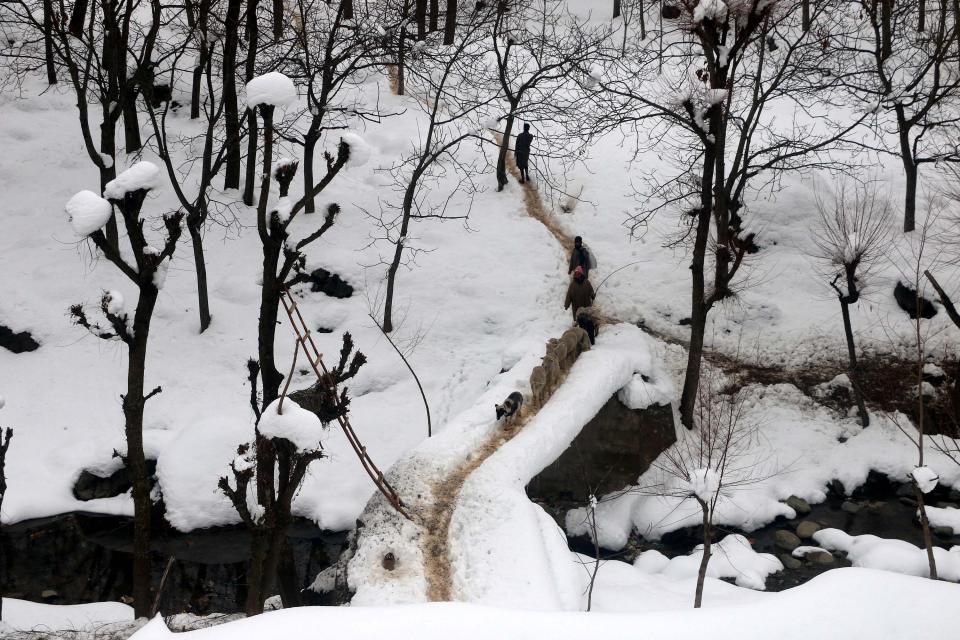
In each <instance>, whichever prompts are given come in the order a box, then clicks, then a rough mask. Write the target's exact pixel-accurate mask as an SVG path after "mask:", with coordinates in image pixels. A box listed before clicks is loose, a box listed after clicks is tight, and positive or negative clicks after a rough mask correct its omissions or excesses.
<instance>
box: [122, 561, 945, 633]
mask: <svg viewBox="0 0 960 640" xmlns="http://www.w3.org/2000/svg"><path fill="white" fill-rule="evenodd" d="M620 564H622V563H620ZM624 566H625V567H626V569H624V570H622V571H621V572H618V573H617V575H614V572H613V571H610V572H608V573H609V576H608V577H609V580H610V581H609V583H608V584H607V585H606V586H605V585H604V584H603V582H602V580H603V579H604V577H603V576H604V569H601V573H600V576H601V582H600V585H598V593H597V595H596V598H597V611H595V612H591V613H583V612H579V613H557V612H541V611H530V610H524V609H516V608H510V609H505V608H496V607H489V606H480V605H476V604H464V603H436V604H423V605H411V606H400V607H346V608H343V607H341V608H322V609H316V608H314V609H291V610H288V611H279V612H275V613H267V614H264V615H261V616H257V617H256V618H252V619H249V620H243V621H239V622H235V623H231V624H227V625H224V626H220V627H213V628H210V629H204V630H201V631H194V632H191V633H189V634H184V635H179V634H178V635H177V636H176V637H178V638H181V637H182V638H183V640H193V639H194V638H196V639H197V640H218V639H220V638H225V639H227V638H228V639H229V640H247V639H249V640H255V639H259V638H263V637H284V638H291V639H296V638H301V637H310V636H312V634H315V633H316V630H317V629H322V630H323V631H324V632H325V633H329V634H332V635H349V636H350V637H351V638H357V639H358V640H363V639H366V638H370V639H374V638H377V639H379V638H383V637H388V636H389V637H396V636H399V637H414V636H415V637H417V638H423V639H425V640H433V639H437V640H440V639H443V640H446V639H447V638H450V637H456V638H461V639H463V640H473V639H478V640H480V639H483V640H487V639H489V638H504V639H505V640H521V639H529V638H552V639H557V640H563V639H566V638H570V639H574V638H577V639H579V638H584V637H600V638H636V637H638V636H644V637H647V636H649V637H654V638H676V639H678V640H680V639H687V638H689V639H694V638H703V637H704V636H705V635H707V634H708V635H709V637H711V638H716V639H717V640H752V639H756V640H767V639H769V638H770V637H772V636H775V637H777V638H782V639H783V640H807V639H809V638H845V639H849V640H861V639H862V640H877V639H880V638H884V639H886V638H890V639H891V640H892V639H894V638H917V639H918V640H919V639H920V638H948V637H951V633H952V631H951V630H955V629H957V628H958V626H960V609H958V608H957V607H956V606H955V603H956V587H955V586H953V585H948V584H946V583H942V582H932V581H930V580H923V579H920V578H912V577H908V576H900V575H896V574H890V573H883V572H878V571H870V570H867V569H840V570H837V571H831V572H829V573H827V574H825V575H822V576H820V577H818V578H816V579H814V580H812V581H811V582H809V583H807V584H805V585H802V586H800V587H797V588H796V589H791V590H789V591H785V592H781V593H773V594H762V593H756V592H750V591H747V590H743V589H737V591H740V592H746V593H748V594H750V597H749V598H748V599H741V600H739V601H736V600H734V599H725V600H724V602H723V604H724V605H725V606H718V607H711V606H710V602H711V598H712V599H713V600H714V601H715V602H716V601H719V600H720V599H721V598H722V597H723V595H722V591H723V589H722V588H721V586H722V587H726V588H727V589H736V587H732V586H730V585H725V584H724V583H720V582H715V581H711V582H710V584H709V585H708V589H707V595H706V596H705V603H706V604H707V606H706V607H705V608H703V609H700V610H693V609H688V610H686V611H684V612H683V613H682V614H678V612H677V611H675V610H674V611H670V610H668V609H677V608H680V603H681V600H683V598H684V597H685V598H686V603H685V606H686V607H689V606H690V602H691V601H692V595H691V594H692V592H693V588H692V582H691V581H687V582H686V583H685V584H684V585H683V587H685V588H687V593H686V594H681V593H679V592H678V591H677V590H675V589H671V587H670V586H669V583H668V582H667V581H662V580H657V581H654V580H650V579H649V578H646V579H645V578H643V576H642V574H640V572H637V571H633V570H632V569H631V568H630V567H629V566H628V565H624ZM623 571H633V573H634V574H636V576H633V575H631V576H624V575H622V572H623ZM605 589H609V591H607V593H604V591H605ZM606 598H610V599H615V600H616V602H617V603H618V604H621V605H622V606H621V607H619V608H618V610H620V611H623V610H630V609H632V610H633V611H636V612H641V613H632V614H625V613H616V614H612V613H604V611H605V608H604V607H602V606H601V604H602V603H603V602H604V601H605V599H606ZM607 602H609V600H607ZM671 605H672V606H671ZM171 637H173V634H172V633H171V632H170V631H168V630H167V629H166V627H165V626H164V625H163V620H162V619H159V618H158V619H155V620H153V621H151V622H150V624H149V625H147V626H146V627H144V628H143V629H142V630H140V631H139V632H138V633H137V634H136V635H135V636H134V638H135V640H161V639H167V638H171Z"/></svg>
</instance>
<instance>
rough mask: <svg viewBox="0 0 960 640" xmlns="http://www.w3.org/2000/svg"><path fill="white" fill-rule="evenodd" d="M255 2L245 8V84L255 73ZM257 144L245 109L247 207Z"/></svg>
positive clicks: (253, 118)
mask: <svg viewBox="0 0 960 640" xmlns="http://www.w3.org/2000/svg"><path fill="white" fill-rule="evenodd" d="M257 2H258V0H249V3H248V7H247V63H246V68H245V70H244V71H245V76H244V77H245V78H246V80H247V82H250V81H251V80H253V78H254V76H255V75H256V73H257V44H258V41H259V38H260V29H259V26H258V24H259V23H258V22H257ZM258 142H259V136H258V132H257V114H256V112H255V110H254V109H247V175H246V179H245V180H244V183H243V204H245V205H247V206H248V207H250V206H253V189H254V186H255V184H256V181H257V143H258ZM265 170H266V171H267V173H269V172H270V167H265ZM267 186H269V182H268V183H267Z"/></svg>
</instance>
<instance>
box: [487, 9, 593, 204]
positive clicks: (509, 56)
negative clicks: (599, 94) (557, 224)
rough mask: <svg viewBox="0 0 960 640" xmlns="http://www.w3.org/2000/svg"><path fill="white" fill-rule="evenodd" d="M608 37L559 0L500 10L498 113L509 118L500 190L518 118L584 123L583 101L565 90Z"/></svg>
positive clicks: (565, 139) (556, 143)
mask: <svg viewBox="0 0 960 640" xmlns="http://www.w3.org/2000/svg"><path fill="white" fill-rule="evenodd" d="M602 37H603V34H602V33H600V32H599V31H596V30H588V29H587V27H586V26H585V25H583V24H580V23H579V22H578V21H577V20H576V19H575V18H574V17H573V16H572V15H570V14H569V13H568V12H567V11H566V7H565V5H564V4H563V3H562V2H559V1H556V0H543V1H542V2H535V3H522V4H518V6H516V7H514V8H513V9H512V10H511V11H509V12H497V13H496V14H495V15H494V19H493V31H492V33H491V39H490V41H491V48H492V49H493V53H494V55H495V56H496V60H497V67H496V76H497V77H496V83H497V84H498V85H499V92H500V95H501V97H502V99H503V101H504V102H506V104H505V105H504V114H503V115H502V116H500V117H499V118H498V120H502V121H503V132H502V139H501V141H500V150H499V155H498V157H497V190H498V191H501V190H503V187H504V186H506V184H507V165H506V161H507V152H508V150H509V149H510V136H511V135H512V133H513V126H514V122H515V121H516V120H517V119H518V118H520V119H523V120H527V121H530V120H537V121H540V122H545V123H549V124H554V125H557V124H562V123H563V122H565V121H573V122H576V123H577V125H578V126H579V120H580V118H579V117H578V116H579V115H580V114H579V113H578V110H577V109H576V108H575V107H576V106H577V104H578V102H577V100H576V99H573V100H571V99H569V98H566V97H564V96H566V95H569V93H570V92H571V90H573V89H574V87H575V86H576V85H575V84H574V82H573V79H572V73H573V72H574V71H578V72H579V73H580V74H581V75H582V74H583V73H584V71H585V70H586V69H587V68H588V67H589V66H590V63H591V61H592V60H595V59H597V58H598V57H599V56H598V53H599V50H600V47H601V44H602ZM583 106H586V105H583ZM578 139H579V138H577V137H575V136H567V135H556V134H555V135H552V136H550V137H549V138H547V139H545V140H541V141H539V142H538V149H539V148H540V147H543V146H550V147H553V148H554V149H556V148H557V147H565V146H569V144H570V143H571V142H575V141H577V140H578ZM566 155H569V156H573V155H575V153H574V152H573V151H571V152H569V153H568V154H566Z"/></svg>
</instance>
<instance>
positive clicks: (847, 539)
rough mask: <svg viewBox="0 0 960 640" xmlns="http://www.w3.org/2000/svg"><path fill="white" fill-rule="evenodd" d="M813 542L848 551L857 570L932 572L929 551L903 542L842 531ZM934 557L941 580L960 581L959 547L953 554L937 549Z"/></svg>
mask: <svg viewBox="0 0 960 640" xmlns="http://www.w3.org/2000/svg"><path fill="white" fill-rule="evenodd" d="M813 539H814V540H816V541H817V542H819V543H820V545H822V546H823V547H825V548H827V549H834V550H837V551H843V552H845V553H846V554H847V559H849V560H850V562H851V563H853V566H855V567H865V568H868V569H881V570H883V571H893V572H896V573H904V574H907V575H911V576H921V577H926V576H928V575H929V572H930V567H929V564H928V562H927V552H926V550H925V549H921V548H920V547H917V546H914V545H912V544H910V543H909V542H905V541H903V540H893V539H888V538H880V537H877V536H872V535H862V536H851V535H850V534H848V533H846V532H844V531H841V530H840V529H823V530H822V531H817V532H816V533H815V534H813ZM933 555H934V559H935V560H936V563H937V573H938V574H939V576H940V579H942V580H952V581H954V582H957V581H960V547H953V549H952V550H950V551H947V550H946V549H942V548H940V547H934V549H933Z"/></svg>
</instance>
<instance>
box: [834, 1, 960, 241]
mask: <svg viewBox="0 0 960 640" xmlns="http://www.w3.org/2000/svg"><path fill="white" fill-rule="evenodd" d="M927 4H928V3H927V2H894V1H893V0H880V1H879V2H878V0H859V2H857V3H846V5H845V6H840V7H838V10H837V11H836V14H835V16H834V18H833V22H832V23H831V24H832V26H831V27H830V28H829V29H827V30H826V32H825V34H824V36H823V38H824V39H823V43H824V47H825V48H826V49H828V50H830V51H831V52H832V53H833V58H832V63H833V65H834V66H833V68H834V69H836V71H835V73H836V76H837V78H838V79H839V81H840V82H841V83H842V85H843V86H844V87H845V88H846V90H847V91H848V92H849V94H850V95H851V96H852V98H853V100H854V101H855V105H856V108H860V106H861V105H863V104H867V105H868V106H870V107H872V110H873V117H872V118H871V121H870V124H871V126H872V128H873V130H874V132H875V134H876V137H877V138H878V142H877V143H876V144H872V143H869V142H866V143H864V144H865V146H869V147H871V148H873V149H877V150H880V151H883V152H886V153H890V154H892V155H894V156H896V157H898V158H899V160H900V162H901V164H902V166H903V175H904V178H905V179H906V187H905V192H904V218H903V230H904V231H906V232H908V231H913V230H914V228H915V226H916V202H917V185H918V181H919V170H920V166H921V165H923V164H929V163H942V162H960V147H958V143H957V140H958V139H960V74H957V72H956V69H957V68H958V67H960V46H958V45H960V12H958V11H957V7H956V3H955V2H954V3H953V4H952V6H951V2H950V0H936V2H934V3H932V4H933V7H931V8H932V11H933V14H932V15H931V16H930V18H931V19H932V20H931V22H932V24H931V27H932V28H931V29H930V30H929V32H925V29H926V27H925V26H924V25H925V21H926V11H927V9H926V5H927ZM918 29H919V31H921V32H923V33H920V34H918V33H917V30H918Z"/></svg>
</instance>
